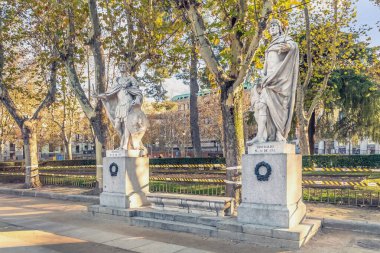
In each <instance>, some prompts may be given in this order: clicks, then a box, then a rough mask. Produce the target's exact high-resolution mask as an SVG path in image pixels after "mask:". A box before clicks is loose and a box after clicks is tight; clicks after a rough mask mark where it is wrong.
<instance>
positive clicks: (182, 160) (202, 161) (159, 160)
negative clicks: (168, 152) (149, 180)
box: [149, 157, 226, 165]
mask: <svg viewBox="0 0 380 253" xmlns="http://www.w3.org/2000/svg"><path fill="white" fill-rule="evenodd" d="M219 163H222V164H225V163H226V160H225V159H224V158H219V157H218V158H154V159H149V164H151V165H164V164H219Z"/></svg>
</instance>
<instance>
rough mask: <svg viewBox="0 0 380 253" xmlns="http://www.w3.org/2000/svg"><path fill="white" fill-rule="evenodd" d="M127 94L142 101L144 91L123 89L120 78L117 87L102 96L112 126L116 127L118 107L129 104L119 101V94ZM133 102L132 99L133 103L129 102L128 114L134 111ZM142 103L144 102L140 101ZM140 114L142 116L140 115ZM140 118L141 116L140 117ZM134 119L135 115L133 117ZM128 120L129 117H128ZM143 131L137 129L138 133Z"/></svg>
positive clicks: (132, 88) (131, 88) (130, 88)
mask: <svg viewBox="0 0 380 253" xmlns="http://www.w3.org/2000/svg"><path fill="white" fill-rule="evenodd" d="M120 91H121V92H127V93H129V94H130V95H131V96H136V97H140V99H142V97H143V96H142V91H141V90H140V89H139V88H138V87H133V86H132V87H131V86H130V87H127V88H123V87H122V84H121V80H120V79H119V78H118V79H117V81H116V83H115V85H113V86H112V87H111V88H109V89H108V90H107V91H106V92H105V93H104V94H100V95H101V96H102V102H103V105H104V107H105V109H106V112H107V114H108V118H109V119H110V120H111V121H112V124H113V125H114V126H115V119H116V109H117V107H118V105H122V104H124V103H128V101H118V96H117V94H118V92H120ZM131 102H132V99H131V101H129V104H128V106H129V109H128V112H130V111H131V110H132V109H133V106H132V105H131ZM140 102H141V103H142V101H140ZM137 106H141V105H137ZM139 114H142V112H141V113H139ZM139 116H140V115H139ZM132 117H134V115H132ZM126 118H128V116H127V117H126ZM128 121H129V122H130V121H131V119H129V118H128ZM140 130H142V129H138V130H137V129H136V131H140Z"/></svg>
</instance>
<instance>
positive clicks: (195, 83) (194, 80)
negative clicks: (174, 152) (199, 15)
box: [190, 35, 202, 157]
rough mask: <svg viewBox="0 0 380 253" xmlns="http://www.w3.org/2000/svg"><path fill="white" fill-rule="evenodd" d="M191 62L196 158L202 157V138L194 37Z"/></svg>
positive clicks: (191, 93) (191, 123)
mask: <svg viewBox="0 0 380 253" xmlns="http://www.w3.org/2000/svg"><path fill="white" fill-rule="evenodd" d="M191 43H192V45H191V60H190V61H191V62H190V132H191V142H192V144H193V151H194V157H201V156H202V146H201V138H200V134H199V115H198V102H197V100H198V97H197V95H198V92H199V86H198V80H197V79H198V69H197V68H198V66H197V65H198V56H197V52H196V45H195V39H194V36H193V35H192V36H191Z"/></svg>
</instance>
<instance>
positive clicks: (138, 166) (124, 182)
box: [100, 150, 149, 208]
mask: <svg viewBox="0 0 380 253" xmlns="http://www.w3.org/2000/svg"><path fill="white" fill-rule="evenodd" d="M118 152H119V153H120V155H117V154H116V153H118ZM110 154H112V157H105V158H104V159H103V192H102V193H101V194H100V205H101V206H107V207H115V208H136V207H141V206H145V205H148V204H149V202H148V200H147V196H146V194H148V193H149V158H147V157H129V156H127V155H128V152H125V151H124V150H123V151H119V150H118V151H113V152H111V151H107V156H108V155H110Z"/></svg>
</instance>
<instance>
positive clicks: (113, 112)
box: [97, 62, 149, 156]
mask: <svg viewBox="0 0 380 253" xmlns="http://www.w3.org/2000/svg"><path fill="white" fill-rule="evenodd" d="M119 70H120V73H121V76H120V77H118V78H117V79H116V83H115V84H114V85H113V86H112V87H111V88H110V89H108V90H107V91H106V93H104V94H99V95H98V96H97V97H98V98H100V99H101V100H102V102H103V105H104V107H105V108H106V111H107V114H108V117H109V118H110V120H111V121H112V124H113V126H114V127H115V129H116V131H117V132H118V133H119V135H120V147H119V150H127V151H137V154H138V155H137V156H145V155H146V154H147V149H146V148H145V146H144V145H143V144H142V142H141V139H142V137H143V136H144V134H145V131H146V129H147V128H148V125H149V123H148V119H147V117H146V115H145V113H144V112H143V111H142V110H141V105H142V103H143V95H142V91H141V90H140V89H139V84H138V82H137V80H136V79H135V78H134V77H132V76H128V75H127V74H126V64H125V63H124V62H122V63H120V64H119ZM134 153H136V152H134Z"/></svg>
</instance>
